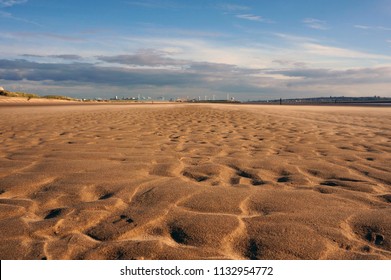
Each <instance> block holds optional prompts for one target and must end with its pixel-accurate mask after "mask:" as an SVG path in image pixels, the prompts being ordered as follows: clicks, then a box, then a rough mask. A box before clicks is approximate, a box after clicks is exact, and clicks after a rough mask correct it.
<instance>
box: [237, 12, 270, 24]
mask: <svg viewBox="0 0 391 280" xmlns="http://www.w3.org/2000/svg"><path fill="white" fill-rule="evenodd" d="M235 17H237V18H240V19H244V20H250V21H258V22H267V23H272V22H273V21H271V20H269V19H265V18H263V17H262V16H258V15H254V14H239V15H235Z"/></svg>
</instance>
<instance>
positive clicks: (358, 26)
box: [354, 24, 391, 31]
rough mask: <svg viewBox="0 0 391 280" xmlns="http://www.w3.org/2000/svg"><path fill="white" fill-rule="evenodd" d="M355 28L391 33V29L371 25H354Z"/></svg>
mask: <svg viewBox="0 0 391 280" xmlns="http://www.w3.org/2000/svg"><path fill="white" fill-rule="evenodd" d="M354 27H355V28H358V29H363V30H377V31H391V27H385V26H370V25H359V24H356V25H354Z"/></svg>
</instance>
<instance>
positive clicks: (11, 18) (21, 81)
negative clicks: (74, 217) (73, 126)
mask: <svg viewBox="0 0 391 280" xmlns="http://www.w3.org/2000/svg"><path fill="white" fill-rule="evenodd" d="M0 86H3V87H4V88H5V89H8V90H12V91H24V92H34V93H38V94H40V95H50V94H60V95H67V96H72V97H78V98H97V97H100V98H110V97H114V96H118V97H120V98H122V97H137V96H143V97H150V98H153V99H155V98H161V97H164V98H165V99H169V98H187V97H189V98H197V99H198V98H201V99H205V98H207V99H212V98H214V99H226V98H227V96H230V97H235V99H237V100H242V101H246V100H266V99H279V98H302V97H320V96H374V95H377V96H384V97H391V0H294V1H293V0H273V1H270V0H244V1H234V0H232V1H228V0H227V1H226V0H221V1H214V0H212V1H203V0H199V1H177V0H167V1H164V0H145V1H142V0H118V1H116V0H112V1H107V0H84V1H79V0H78V1H76V0H67V1H60V0H0Z"/></svg>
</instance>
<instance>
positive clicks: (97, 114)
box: [0, 104, 391, 259]
mask: <svg viewBox="0 0 391 280" xmlns="http://www.w3.org/2000/svg"><path fill="white" fill-rule="evenodd" d="M0 136H1V137H0V142H1V146H0V237H1V238H0V258H1V259H391V207H390V202H391V167H390V165H389V162H391V109H390V108H369V107H361V108H357V107H289V106H269V107H268V106H250V105H196V104H195V105H192V104H188V105H177V104H175V105H156V104H155V105H138V106H131V105H128V106H127V105H116V106H112V105H101V106H83V105H78V106H71V105H69V106H33V107H30V106H19V107H18V106H9V107H7V106H2V107H1V108H0Z"/></svg>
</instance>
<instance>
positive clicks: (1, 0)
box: [0, 0, 27, 7]
mask: <svg viewBox="0 0 391 280" xmlns="http://www.w3.org/2000/svg"><path fill="white" fill-rule="evenodd" d="M26 2H27V0H0V6H1V7H11V6H14V5H19V4H23V3H26Z"/></svg>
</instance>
